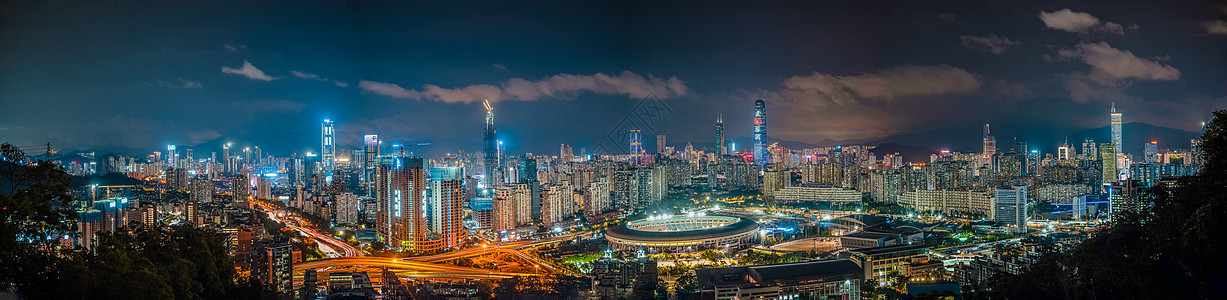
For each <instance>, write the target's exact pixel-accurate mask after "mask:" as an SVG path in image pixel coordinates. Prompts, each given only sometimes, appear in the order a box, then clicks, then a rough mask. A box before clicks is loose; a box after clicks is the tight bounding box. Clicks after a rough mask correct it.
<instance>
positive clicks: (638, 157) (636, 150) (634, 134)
mask: <svg viewBox="0 0 1227 300" xmlns="http://www.w3.org/2000/svg"><path fill="white" fill-rule="evenodd" d="M641 134H642V132H641V131H640V130H639V129H631V134H630V149H628V152H630V154H631V160H633V161H634V164H636V165H637V164H640V163H641V162H642V160H643V139H642V137H641V136H640V135H641Z"/></svg>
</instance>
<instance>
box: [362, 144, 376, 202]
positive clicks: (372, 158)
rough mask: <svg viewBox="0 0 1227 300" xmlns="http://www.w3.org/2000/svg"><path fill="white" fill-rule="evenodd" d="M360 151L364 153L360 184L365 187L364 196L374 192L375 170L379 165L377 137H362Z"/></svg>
mask: <svg viewBox="0 0 1227 300" xmlns="http://www.w3.org/2000/svg"><path fill="white" fill-rule="evenodd" d="M362 150H363V152H365V153H366V156H364V157H363V162H362V184H363V185H364V186H366V195H367V196H370V195H372V194H374V192H375V185H374V184H373V182H375V169H376V167H377V166H378V165H379V152H380V151H379V136H378V135H374V134H368V135H364V136H362Z"/></svg>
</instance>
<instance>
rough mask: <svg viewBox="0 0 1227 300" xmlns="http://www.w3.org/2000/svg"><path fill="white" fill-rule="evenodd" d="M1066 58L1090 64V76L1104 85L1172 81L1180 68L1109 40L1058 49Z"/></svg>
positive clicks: (1061, 56)
mask: <svg viewBox="0 0 1227 300" xmlns="http://www.w3.org/2000/svg"><path fill="white" fill-rule="evenodd" d="M1057 55H1058V56H1059V57H1060V58H1064V59H1076V60H1080V61H1082V62H1083V63H1086V64H1087V65H1089V66H1091V71H1090V73H1088V75H1087V78H1088V79H1090V80H1092V81H1094V82H1096V83H1099V84H1101V85H1105V86H1113V87H1114V86H1117V85H1122V84H1126V83H1127V81H1129V80H1143V81H1145V80H1155V81H1171V80H1176V79H1180V70H1177V69H1176V68H1174V67H1172V66H1169V65H1164V64H1161V63H1158V62H1156V61H1153V60H1149V59H1145V58H1141V57H1138V56H1137V55H1133V52H1130V51H1128V50H1121V49H1116V48H1113V47H1112V46H1111V45H1108V43H1106V42H1098V43H1080V44H1078V46H1076V47H1074V48H1073V49H1061V50H1058V52H1057Z"/></svg>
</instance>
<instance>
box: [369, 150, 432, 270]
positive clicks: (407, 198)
mask: <svg viewBox="0 0 1227 300" xmlns="http://www.w3.org/2000/svg"><path fill="white" fill-rule="evenodd" d="M377 168H378V171H376V173H375V197H376V198H375V199H376V200H377V201H379V202H378V204H379V213H378V215H377V219H378V220H376V232H377V233H378V235H379V237H380V238H382V239H383V240H384V241H385V242H386V243H387V244H388V245H389V246H392V247H398V248H401V249H408V250H417V249H418V248H417V247H416V246H417V242H419V241H422V240H424V239H425V236H426V232H425V222H424V220H423V211H422V198H423V196H424V193H425V188H426V170H425V169H423V167H422V159H421V158H417V157H409V156H405V155H404V153H403V152H402V153H401V154H400V155H395V156H384V157H381V158H380V162H379V166H378V167H377Z"/></svg>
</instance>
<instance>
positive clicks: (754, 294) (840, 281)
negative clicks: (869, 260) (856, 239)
mask: <svg viewBox="0 0 1227 300" xmlns="http://www.w3.org/2000/svg"><path fill="white" fill-rule="evenodd" d="M695 273H696V279H697V281H698V283H699V289H700V291H701V293H702V296H701V297H702V299H781V298H782V299H851V300H856V299H860V290H861V284H862V283H863V281H864V277H863V274H864V273H863V272H862V270H861V267H860V266H859V265H857V264H856V263H855V262H853V261H851V260H847V259H836V260H821V261H811V262H801V263H790V264H775V265H762V266H744V267H729V268H712V269H698V270H695Z"/></svg>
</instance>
